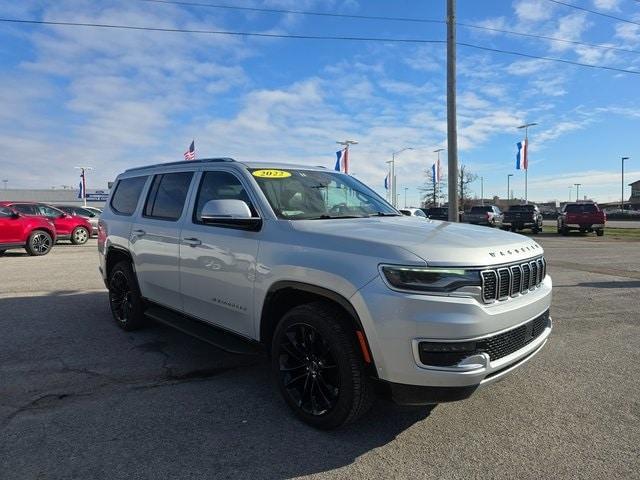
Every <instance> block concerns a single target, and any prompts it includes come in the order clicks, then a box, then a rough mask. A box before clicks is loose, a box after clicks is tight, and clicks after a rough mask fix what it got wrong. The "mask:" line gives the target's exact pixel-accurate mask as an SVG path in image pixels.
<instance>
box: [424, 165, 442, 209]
mask: <svg viewBox="0 0 640 480" xmlns="http://www.w3.org/2000/svg"><path fill="white" fill-rule="evenodd" d="M424 174H425V176H426V177H427V179H426V180H425V182H424V185H423V186H422V187H421V188H419V189H418V190H420V191H421V192H422V205H423V206H424V207H437V206H438V205H439V204H440V203H442V201H443V200H444V193H443V191H442V181H440V182H437V183H435V182H434V181H433V170H432V169H430V168H428V169H426V170H425V171H424Z"/></svg>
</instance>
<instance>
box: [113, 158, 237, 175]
mask: <svg viewBox="0 0 640 480" xmlns="http://www.w3.org/2000/svg"><path fill="white" fill-rule="evenodd" d="M216 162H235V160H234V159H233V158H229V157H220V158H202V159H198V160H182V161H179V162H167V163H156V164H155V165H145V166H144V167H134V168H128V169H126V170H125V172H135V171H136V170H146V169H147V168H156V167H170V166H173V165H192V164H194V163H216Z"/></svg>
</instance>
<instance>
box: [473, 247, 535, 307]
mask: <svg viewBox="0 0 640 480" xmlns="http://www.w3.org/2000/svg"><path fill="white" fill-rule="evenodd" d="M480 275H481V276H482V299H483V300H484V301H485V302H486V303H491V302H493V301H495V300H506V299H507V298H509V297H513V296H516V295H519V294H524V293H527V292H528V291H529V290H532V289H534V288H536V287H538V286H539V285H540V284H541V283H542V281H543V280H544V278H545V276H546V275H547V262H546V261H545V260H544V257H538V258H536V259H534V260H531V261H528V262H523V263H516V264H511V265H507V266H505V267H500V268H496V269H491V270H483V271H482V272H481V273H480Z"/></svg>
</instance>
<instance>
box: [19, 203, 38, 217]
mask: <svg viewBox="0 0 640 480" xmlns="http://www.w3.org/2000/svg"><path fill="white" fill-rule="evenodd" d="M13 208H15V210H16V211H17V212H20V213H23V214H25V215H38V212H36V207H35V206H34V205H31V204H27V203H18V204H16V205H14V206H13Z"/></svg>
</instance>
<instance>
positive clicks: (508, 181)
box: [507, 173, 513, 205]
mask: <svg viewBox="0 0 640 480" xmlns="http://www.w3.org/2000/svg"><path fill="white" fill-rule="evenodd" d="M511 177H513V173H510V174H509V175H507V205H509V204H510V203H511V185H510V183H511Z"/></svg>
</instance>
